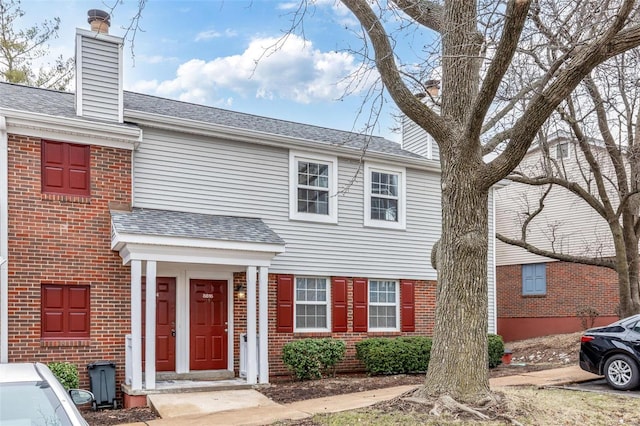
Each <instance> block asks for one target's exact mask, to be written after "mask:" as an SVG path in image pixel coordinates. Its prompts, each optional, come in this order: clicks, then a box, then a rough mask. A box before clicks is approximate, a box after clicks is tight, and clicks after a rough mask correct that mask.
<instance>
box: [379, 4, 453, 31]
mask: <svg viewBox="0 0 640 426" xmlns="http://www.w3.org/2000/svg"><path fill="white" fill-rule="evenodd" d="M392 2H393V3H395V5H396V6H398V7H399V8H400V9H402V11H403V12H404V13H406V14H407V15H409V17H410V18H411V19H413V20H415V21H416V22H418V23H419V24H420V25H424V26H425V27H427V28H430V29H432V30H433V31H435V32H437V33H440V34H442V13H443V8H442V5H440V4H438V3H435V2H432V1H429V0H392Z"/></svg>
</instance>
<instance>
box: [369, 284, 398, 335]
mask: <svg viewBox="0 0 640 426" xmlns="http://www.w3.org/2000/svg"><path fill="white" fill-rule="evenodd" d="M369 330H371V331H399V330H400V287H399V285H398V281H394V280H369Z"/></svg>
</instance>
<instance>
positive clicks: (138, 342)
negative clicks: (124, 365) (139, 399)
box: [131, 260, 142, 390]
mask: <svg viewBox="0 0 640 426" xmlns="http://www.w3.org/2000/svg"><path fill="white" fill-rule="evenodd" d="M131 364H132V366H131V367H132V369H131V388H132V389H133V390H141V389H142V262H141V261H140V260H132V261H131Z"/></svg>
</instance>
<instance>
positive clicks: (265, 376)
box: [258, 266, 269, 383]
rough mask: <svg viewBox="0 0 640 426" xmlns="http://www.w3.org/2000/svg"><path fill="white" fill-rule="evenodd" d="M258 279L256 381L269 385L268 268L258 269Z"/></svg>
mask: <svg viewBox="0 0 640 426" xmlns="http://www.w3.org/2000/svg"><path fill="white" fill-rule="evenodd" d="M258 277H259V280H260V281H259V284H260V288H259V290H260V291H259V292H258V293H259V297H260V301H259V303H258V309H259V311H258V313H259V314H258V327H259V329H260V331H259V333H258V334H259V347H260V350H259V351H258V354H259V356H260V361H259V362H258V365H259V374H258V381H259V382H260V383H269V268H267V267H266V266H261V267H260V274H259V275H258Z"/></svg>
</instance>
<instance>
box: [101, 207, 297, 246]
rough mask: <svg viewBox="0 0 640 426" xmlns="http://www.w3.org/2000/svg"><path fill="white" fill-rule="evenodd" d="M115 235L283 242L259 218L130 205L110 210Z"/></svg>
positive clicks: (268, 242)
mask: <svg viewBox="0 0 640 426" xmlns="http://www.w3.org/2000/svg"><path fill="white" fill-rule="evenodd" d="M111 223H112V225H113V228H114V230H115V232H116V233H117V234H128V235H145V236H163V237H180V238H198V239H204V240H222V241H235V242H250V243H266V244H284V240H282V238H280V236H279V235H278V234H276V233H275V232H274V231H273V230H271V228H269V227H268V226H267V225H266V224H265V223H264V222H263V221H262V220H261V219H256V218H248V217H233V216H217V215H210V214H200V213H188V212H176V211H169V210H155V209H141V208H133V209H132V210H131V211H118V210H112V211H111Z"/></svg>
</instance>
